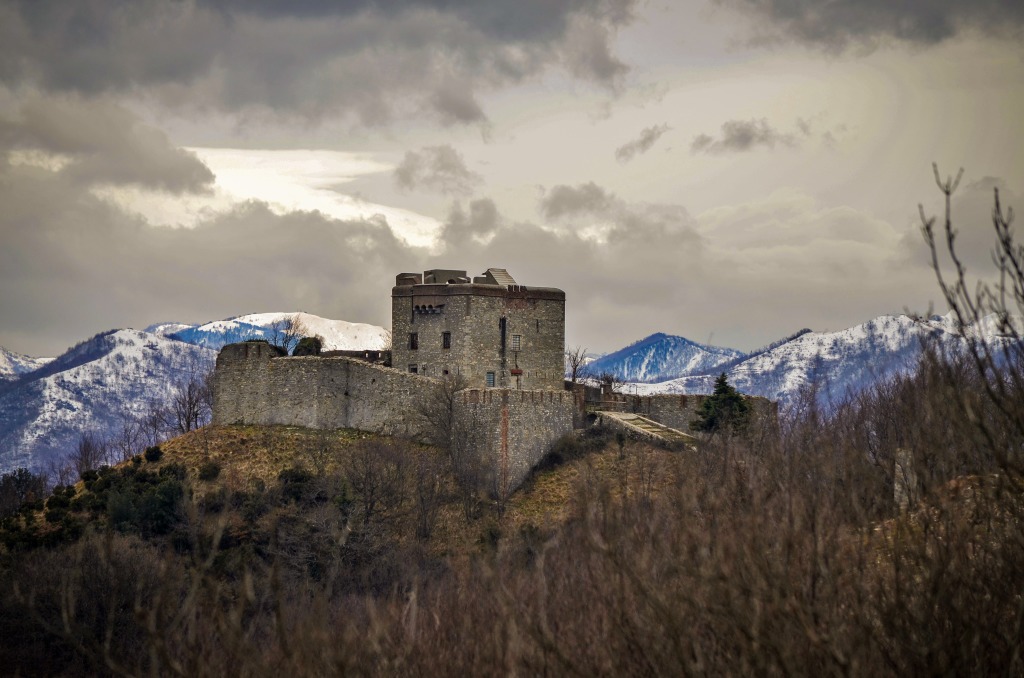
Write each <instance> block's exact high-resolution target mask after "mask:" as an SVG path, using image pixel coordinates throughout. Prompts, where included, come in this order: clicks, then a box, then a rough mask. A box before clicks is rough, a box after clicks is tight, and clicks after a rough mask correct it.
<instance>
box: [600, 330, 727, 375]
mask: <svg viewBox="0 0 1024 678" xmlns="http://www.w3.org/2000/svg"><path fill="white" fill-rule="evenodd" d="M742 355H743V353H742V352H740V351H736V350H733V349H731V348H721V347H718V346H705V345H704V344H698V343H696V342H693V341H690V340H689V339H686V338H685V337H678V336H673V335H670V334H663V333H661V332H658V333H655V334H652V335H650V336H648V337H646V338H644V339H641V340H640V341H637V342H635V343H633V344H630V345H629V346H627V347H625V348H622V349H619V350H618V351H615V352H614V353H609V354H607V355H604V356H601V357H600V358H597V359H595V360H592V361H590V362H588V363H587V365H586V372H587V374H589V375H591V376H594V377H596V376H599V375H602V374H605V373H609V374H612V375H614V376H615V377H616V378H617V379H618V380H619V381H625V382H642V383H649V382H660V381H666V380H668V379H675V378H677V377H682V376H686V375H691V374H703V373H704V372H707V371H708V370H712V369H714V368H715V367H716V366H718V365H720V364H722V363H725V362H728V361H731V360H734V359H736V358H738V357H740V356H742Z"/></svg>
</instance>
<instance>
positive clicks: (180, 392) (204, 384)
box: [143, 365, 213, 438]
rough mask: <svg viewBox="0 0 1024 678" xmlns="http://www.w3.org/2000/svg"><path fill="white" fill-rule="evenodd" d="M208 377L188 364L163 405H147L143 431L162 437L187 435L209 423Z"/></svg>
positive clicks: (210, 413) (210, 391) (208, 375)
mask: <svg viewBox="0 0 1024 678" xmlns="http://www.w3.org/2000/svg"><path fill="white" fill-rule="evenodd" d="M211 376H212V373H211V372H210V371H208V370H203V369H202V368H201V367H200V366H199V365H192V367H191V368H190V369H189V370H188V371H187V372H186V373H185V375H184V376H183V377H182V378H181V380H180V381H178V383H177V384H175V385H174V386H173V388H172V390H171V394H170V397H169V398H168V399H167V400H166V401H165V402H160V401H154V402H153V403H151V405H150V410H149V413H148V416H147V417H146V421H145V424H144V426H143V428H145V429H148V432H149V433H150V434H153V435H155V437H157V438H163V437H164V436H168V435H179V434H183V433H188V432H189V431H194V430H196V429H198V428H200V427H202V426H205V425H206V424H208V423H210V420H211V419H212V416H213V389H212V386H211Z"/></svg>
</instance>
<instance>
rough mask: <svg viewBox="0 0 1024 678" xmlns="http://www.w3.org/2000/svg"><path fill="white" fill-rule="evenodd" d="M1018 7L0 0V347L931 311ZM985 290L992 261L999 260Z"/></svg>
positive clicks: (983, 188)
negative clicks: (542, 312)
mask: <svg viewBox="0 0 1024 678" xmlns="http://www.w3.org/2000/svg"><path fill="white" fill-rule="evenodd" d="M1022 38H1024V3H1021V2H1019V0H978V1H972V2H963V1H957V0H905V1H903V2H891V0H831V1H829V2H815V1H814V0H686V1H681V2H667V1H657V0H652V1H650V2H640V1H633V0H515V1H508V2H489V3H482V2H477V1H475V0H454V1H453V0H408V1H402V0H395V1H393V2H360V1H356V0H350V1H340V2H339V1H336V0H299V1H292V2H275V1H273V0H233V1H232V0H227V1H222V2H217V1H216V0H181V1H171V0H95V1H93V2H87V3H86V2H63V1H60V2H58V1H56V0H54V1H45V0H23V1H21V2H18V1H14V0H0V346H4V347H6V348H8V349H11V350H14V351H18V352H21V353H26V354H29V355H35V356H40V355H53V354H56V353H59V352H61V351H62V350H64V349H65V348H67V347H68V346H69V345H71V344H73V343H75V342H77V341H79V340H81V339H84V338H86V337H88V336H90V335H92V334H94V333H96V332H99V331H103V330H106V329H110V328H114V327H126V326H131V327H137V328H141V327H145V326H146V325H149V324H151V323H155V322H161V321H172V320H173V321H182V322H204V321H208V320H213V319H218V318H223V317H227V316H232V315H240V314H244V313H254V312H265V311H282V310H303V311H306V312H309V313H314V314H317V315H321V316H325V317H330V318H338V319H344V320H349V321H353V322H369V323H374V324H380V325H384V326H390V289H391V286H392V285H393V283H394V276H395V274H396V273H398V272H402V271H419V270H424V269H429V268H456V269H467V270H468V271H469V272H470V274H471V275H472V274H480V273H481V272H482V271H483V270H484V269H486V268H488V267H492V266H493V267H502V268H507V269H508V270H509V272H510V273H512V275H513V276H515V278H516V279H517V280H518V281H519V282H521V283H522V284H525V285H536V286H549V287H559V288H562V289H564V290H565V292H566V298H567V330H566V333H567V341H568V343H569V344H571V345H577V344H581V345H584V346H587V347H589V348H590V349H591V350H596V351H608V350H613V349H616V348H619V347H621V346H623V345H625V344H627V343H629V342H632V341H634V340H637V339H640V338H642V337H644V336H646V335H648V334H650V333H652V332H656V331H662V332H668V333H672V334H680V335H683V336H686V337H688V338H690V339H693V340H696V341H701V342H708V343H713V344H717V345H722V346H729V347H733V348H738V349H743V350H749V349H753V348H756V347H758V346H760V345H763V344H766V343H768V342H771V341H773V340H775V339H777V338H779V337H782V336H784V335H787V334H790V333H792V332H794V331H796V330H798V329H800V328H803V327H810V328H812V329H815V330H829V329H841V328H844V327H848V326H850V325H854V324H857V323H860V322H863V321H866V320H868V319H870V318H873V317H875V316H878V315H881V314H884V313H898V312H902V311H903V310H905V309H906V310H912V311H919V312H925V311H927V310H929V305H930V304H932V302H936V306H935V310H937V311H944V310H945V309H943V308H941V307H939V306H938V304H937V302H938V298H939V296H938V294H937V291H936V288H935V284H934V282H933V277H932V275H931V273H930V271H929V269H928V266H927V258H926V256H925V254H926V253H925V252H924V251H923V248H922V245H921V239H920V235H919V219H918V216H917V205H918V203H923V204H924V207H925V209H926V210H927V211H928V212H929V213H934V212H936V211H937V210H938V209H939V208H940V206H941V200H940V198H941V196H940V194H939V193H938V192H937V191H936V189H935V186H934V180H933V177H932V169H931V163H932V162H933V161H934V162H937V163H938V164H939V167H940V169H941V171H942V172H943V174H944V175H945V174H955V173H956V171H957V168H959V167H961V166H962V167H964V170H965V172H964V178H963V182H962V184H961V187H960V190H959V191H958V193H957V199H956V201H955V202H954V210H955V214H954V219H955V220H956V222H957V224H958V225H959V227H960V232H961V235H960V240H961V241H962V243H963V247H964V249H965V253H966V257H967V260H968V263H969V264H971V265H972V266H973V267H974V268H975V270H978V271H982V270H984V269H985V266H986V264H987V263H988V249H989V243H990V240H991V238H990V235H989V233H990V229H991V226H990V222H989V211H990V208H991V202H992V189H993V188H994V187H999V188H1000V191H1001V194H1002V196H1003V198H1004V202H1006V203H1009V204H1011V205H1014V206H1016V207H1017V209H1018V211H1019V210H1020V209H1022V206H1021V202H1020V199H1019V198H1020V196H1021V195H1024V136H1022V134H1021V131H1022V120H1024V47H1022V45H1024V40H1022ZM989 265H990V264H989Z"/></svg>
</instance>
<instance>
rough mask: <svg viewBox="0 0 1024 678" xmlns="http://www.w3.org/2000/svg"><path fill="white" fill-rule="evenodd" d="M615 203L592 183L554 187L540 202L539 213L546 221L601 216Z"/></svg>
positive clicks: (611, 196) (610, 196)
mask: <svg viewBox="0 0 1024 678" xmlns="http://www.w3.org/2000/svg"><path fill="white" fill-rule="evenodd" d="M615 203H616V198H615V196H614V195H612V194H610V193H608V192H606V191H605V190H604V189H603V188H601V187H600V186H598V185H597V184H595V183H594V182H593V181H590V182H587V183H585V184H580V185H579V186H555V187H554V188H552V189H551V190H550V191H549V192H548V193H547V194H546V195H544V197H543V198H541V201H540V209H541V213H542V214H543V215H544V216H545V217H547V218H548V219H560V218H562V217H566V216H575V215H577V214H581V213H582V214H601V213H604V212H607V211H608V210H610V209H611V208H612V206H613V205H614V204H615Z"/></svg>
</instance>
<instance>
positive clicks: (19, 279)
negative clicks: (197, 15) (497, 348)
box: [0, 165, 419, 355]
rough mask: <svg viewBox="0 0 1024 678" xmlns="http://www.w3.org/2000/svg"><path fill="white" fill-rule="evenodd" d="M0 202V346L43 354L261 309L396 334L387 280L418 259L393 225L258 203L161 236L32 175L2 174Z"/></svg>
mask: <svg viewBox="0 0 1024 678" xmlns="http://www.w3.org/2000/svg"><path fill="white" fill-rule="evenodd" d="M0 202H2V203H3V205H4V210H3V211H2V213H0V243H2V247H0V307H2V308H3V309H4V322H3V326H2V328H0V345H17V346H19V347H20V348H22V349H24V350H26V351H29V352H31V353H35V354H38V355H46V354H50V355H52V354H54V353H57V352H59V351H61V350H62V349H64V348H65V347H67V346H68V345H70V344H72V343H74V342H75V341H77V340H80V339H83V338H85V337H88V336H91V335H92V334H93V333H95V332H98V331H102V330H104V329H109V328H112V327H125V326H134V327H144V326H146V325H148V324H150V323H152V322H157V321H162V320H166V319H182V320H185V321H191V322H200V321H205V320H212V319H216V318H223V317H228V316H232V315H237V314H241V313H248V312H257V311H270V310H281V309H288V310H292V309H304V310H307V311H310V312H314V313H319V314H320V315H324V316H328V317H338V318H347V319H353V320H355V319H359V320H362V321H367V322H374V323H378V324H384V325H386V324H388V323H387V316H386V314H385V313H384V312H383V307H384V304H383V302H382V300H383V299H385V298H386V297H387V295H386V294H385V293H384V292H383V291H382V289H383V288H385V287H386V286H387V278H388V276H389V275H392V274H393V272H394V271H398V270H405V268H407V267H408V266H409V265H410V262H417V263H418V259H419V258H418V256H417V255H418V253H419V251H418V250H416V249H413V248H409V247H407V246H405V245H404V244H403V243H402V242H401V241H399V240H398V239H396V238H395V236H394V234H393V233H392V232H391V230H390V229H389V228H388V226H387V224H386V223H384V222H383V221H382V220H368V221H347V222H340V221H336V220H331V219H328V218H325V217H324V216H323V215H322V214H320V213H318V212H312V213H309V212H296V213H291V214H287V215H284V216H280V215H276V214H274V213H272V212H271V211H270V210H269V209H268V208H267V207H266V206H265V205H263V204H261V203H255V202H252V203H246V204H242V205H239V206H238V207H237V208H235V209H234V210H233V211H231V212H230V213H228V214H225V215H221V216H218V217H216V218H213V219H211V220H208V221H207V222H205V223H203V224H202V225H201V226H199V227H197V228H195V229H176V228H163V227H152V226H150V225H148V224H147V223H145V222H144V221H143V220H142V219H141V218H138V217H135V216H132V215H130V214H127V213H125V212H124V211H122V210H121V209H119V208H118V207H117V206H116V205H114V204H112V203H109V202H107V201H104V200H101V199H99V198H97V197H95V196H94V195H93V194H92V193H91V192H90V191H88V190H87V189H85V188H84V187H83V186H82V185H81V184H79V183H78V182H76V181H73V180H71V179H70V178H68V177H66V176H64V175H63V174H62V173H54V172H49V171H46V170H42V169H39V168H35V167H28V166H11V165H6V166H4V165H0ZM414 268H415V267H414ZM378 283H379V284H378Z"/></svg>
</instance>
